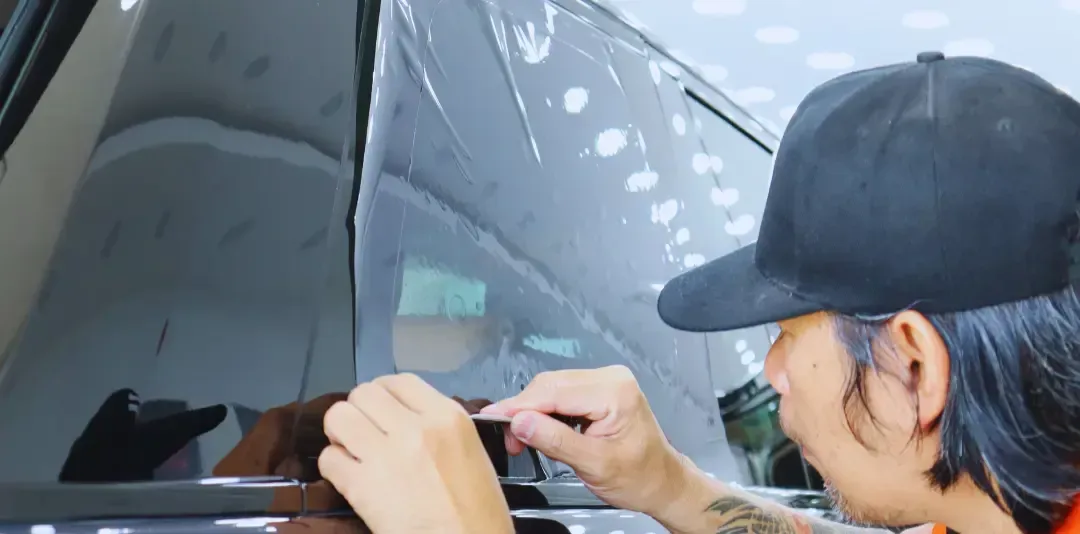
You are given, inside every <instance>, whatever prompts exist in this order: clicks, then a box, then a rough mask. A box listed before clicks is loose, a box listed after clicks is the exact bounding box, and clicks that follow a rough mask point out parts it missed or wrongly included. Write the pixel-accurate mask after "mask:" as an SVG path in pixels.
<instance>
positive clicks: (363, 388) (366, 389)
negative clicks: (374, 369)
mask: <svg viewBox="0 0 1080 534" xmlns="http://www.w3.org/2000/svg"><path fill="white" fill-rule="evenodd" d="M374 387H376V386H375V384H373V383H371V382H364V383H363V384H359V385H357V386H356V387H354V388H353V389H352V391H350V392H349V398H348V401H349V404H352V405H353V406H363V405H364V404H365V399H367V398H369V397H370V395H371V390H372V388H374Z"/></svg>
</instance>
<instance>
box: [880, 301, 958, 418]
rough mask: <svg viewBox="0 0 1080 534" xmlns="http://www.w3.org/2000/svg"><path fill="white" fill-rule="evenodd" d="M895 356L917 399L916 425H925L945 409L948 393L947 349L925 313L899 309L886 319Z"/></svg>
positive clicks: (948, 362)
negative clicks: (917, 420) (900, 310)
mask: <svg viewBox="0 0 1080 534" xmlns="http://www.w3.org/2000/svg"><path fill="white" fill-rule="evenodd" d="M889 334H890V338H891V340H892V343H893V346H894V349H895V352H896V356H897V357H898V358H899V359H900V363H901V365H902V366H903V368H904V369H902V370H901V372H905V371H906V373H907V380H906V383H907V386H908V388H909V390H910V391H911V392H912V393H913V394H914V395H915V396H916V397H917V399H918V401H919V402H918V414H917V415H918V418H919V428H921V429H924V430H925V429H927V428H929V426H930V425H931V424H933V423H934V421H936V420H937V419H938V417H939V416H940V415H941V412H942V411H944V410H945V399H946V398H948V393H949V364H950V361H949V351H948V349H947V348H946V347H945V340H943V339H942V338H941V335H940V334H938V331H937V329H936V328H934V325H933V324H931V323H930V321H929V320H927V319H926V316H924V315H923V314H921V313H919V312H916V311H911V310H908V311H903V312H900V313H899V314H897V315H896V316H895V317H893V318H892V319H891V320H889Z"/></svg>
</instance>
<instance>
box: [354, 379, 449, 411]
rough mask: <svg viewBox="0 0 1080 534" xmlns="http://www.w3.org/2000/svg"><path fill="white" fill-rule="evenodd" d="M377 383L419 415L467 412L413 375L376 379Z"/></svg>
mask: <svg viewBox="0 0 1080 534" xmlns="http://www.w3.org/2000/svg"><path fill="white" fill-rule="evenodd" d="M375 383H377V384H379V385H380V386H382V387H384V388H386V390H387V391H388V392H390V394H391V395H393V396H394V397H395V398H397V399H398V400H399V401H401V404H403V405H405V406H406V407H407V408H409V409H410V410H412V411H413V412H415V413H418V414H429V413H431V412H434V411H444V410H457V411H461V412H464V411H465V408H463V407H462V406H461V405H460V404H458V403H456V402H454V401H453V400H451V399H450V398H449V397H447V396H446V395H443V394H442V393H439V390H437V389H435V388H434V387H432V386H431V385H430V384H428V383H427V382H424V381H423V380H422V379H421V378H420V377H418V376H416V375H414V374H411V373H402V374H397V375H387V376H383V377H380V378H376V379H375Z"/></svg>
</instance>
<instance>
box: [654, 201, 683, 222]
mask: <svg viewBox="0 0 1080 534" xmlns="http://www.w3.org/2000/svg"><path fill="white" fill-rule="evenodd" d="M678 214H679V203H678V202H676V201H675V199H669V200H665V201H664V202H662V203H660V204H653V205H652V217H651V220H652V222H653V223H656V224H662V225H664V226H669V225H670V224H671V220H672V219H674V218H675V216H676V215H678Z"/></svg>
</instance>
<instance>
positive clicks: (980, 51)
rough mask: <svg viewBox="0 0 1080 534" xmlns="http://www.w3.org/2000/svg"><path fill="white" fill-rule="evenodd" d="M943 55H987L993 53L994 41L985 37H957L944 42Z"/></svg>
mask: <svg viewBox="0 0 1080 534" xmlns="http://www.w3.org/2000/svg"><path fill="white" fill-rule="evenodd" d="M942 52H943V53H944V54H945V57H955V56H989V55H991V54H993V53H994V43H991V42H990V41H987V40H986V39H957V40H955V41H949V42H947V43H945V47H944V48H943V49H942Z"/></svg>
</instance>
